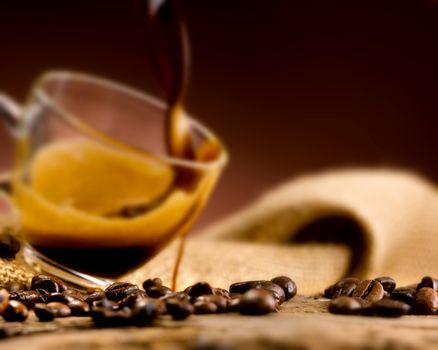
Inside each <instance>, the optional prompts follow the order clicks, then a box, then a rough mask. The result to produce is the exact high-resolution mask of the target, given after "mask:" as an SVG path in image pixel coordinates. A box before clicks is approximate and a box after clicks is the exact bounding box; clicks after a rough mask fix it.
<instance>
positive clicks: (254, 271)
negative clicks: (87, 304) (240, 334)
mask: <svg viewBox="0 0 438 350" xmlns="http://www.w3.org/2000/svg"><path fill="white" fill-rule="evenodd" d="M212 205H214V203H213V204H212ZM437 229H438V192H437V189H436V187H435V186H434V185H432V184H431V183H429V182H428V181H426V180H425V179H423V178H421V177H420V176H418V175H416V174H413V173H410V172H406V171H396V170H384V169H382V170H380V169H379V170H366V169H365V170H363V169H362V170H361V169H350V170H338V171H328V172H323V173H318V174H313V175H308V176H303V177H300V178H297V179H294V180H292V181H290V182H288V183H285V184H283V185H281V186H279V187H278V188H276V189H274V190H272V191H269V192H268V193H266V194H265V195H264V196H262V197H261V198H260V199H259V200H258V201H256V202H255V203H253V204H251V205H250V206H249V207H247V208H246V209H244V210H242V211H240V212H239V213H236V214H235V215H232V216H231V217H229V218H227V219H225V220H223V221H220V222H218V223H216V224H214V225H213V226H212V227H210V228H208V229H206V230H205V231H203V232H202V233H200V235H198V236H195V237H193V238H191V239H189V241H188V244H187V249H186V255H185V257H184V261H183V264H182V266H181V275H180V279H179V283H180V286H184V285H187V284H190V283H192V282H194V281H196V280H200V279H201V280H208V281H211V282H212V283H214V284H216V285H218V286H228V284H229V283H231V282H233V281H237V280H243V279H248V278H270V277H273V276H275V275H279V274H287V275H290V276H291V277H292V278H294V279H295V280H296V282H297V283H298V285H299V288H300V291H301V292H304V293H314V292H320V291H322V290H323V289H324V288H325V287H327V286H328V285H329V284H331V283H333V282H334V281H336V280H337V279H339V278H340V277H342V276H346V275H353V276H358V277H361V278H372V277H377V276H381V275H390V276H393V277H394V278H395V279H396V280H397V281H398V282H399V285H402V284H410V283H414V282H417V281H419V280H420V279H421V277H422V276H424V275H435V276H436V275H437V274H438V234H437V232H436V230H437ZM330 242H331V243H330ZM172 249H175V248H174V247H173V248H172V247H170V248H169V249H167V250H166V251H164V252H163V253H162V254H160V255H159V256H157V257H156V258H155V259H154V260H153V261H151V262H150V264H147V265H146V266H145V267H143V268H142V269H140V270H139V271H136V273H134V274H133V275H130V276H128V277H129V278H132V279H134V280H140V279H141V278H144V277H145V276H152V275H158V276H165V278H166V279H167V280H169V279H170V271H171V265H172V263H173V261H174V258H173V255H174V252H173V251H172Z"/></svg>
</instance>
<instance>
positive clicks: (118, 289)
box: [105, 282, 139, 301]
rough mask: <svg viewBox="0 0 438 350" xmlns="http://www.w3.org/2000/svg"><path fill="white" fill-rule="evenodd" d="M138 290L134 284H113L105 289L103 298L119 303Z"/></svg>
mask: <svg viewBox="0 0 438 350" xmlns="http://www.w3.org/2000/svg"><path fill="white" fill-rule="evenodd" d="M138 290H139V288H138V286H136V285H135V284H132V283H128V282H114V283H113V284H111V285H110V286H109V287H107V288H106V289H105V296H106V298H108V299H109V300H113V301H120V300H122V299H124V298H126V297H127V296H128V295H129V294H131V293H133V292H136V291H138Z"/></svg>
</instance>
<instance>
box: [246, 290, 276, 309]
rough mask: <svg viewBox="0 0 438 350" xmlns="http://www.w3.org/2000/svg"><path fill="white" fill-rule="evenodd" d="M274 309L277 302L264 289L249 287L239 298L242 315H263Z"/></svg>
mask: <svg viewBox="0 0 438 350" xmlns="http://www.w3.org/2000/svg"><path fill="white" fill-rule="evenodd" d="M276 310H277V303H276V301H275V299H274V297H273V295H272V293H271V292H269V291H267V290H265V289H260V288H253V289H250V290H249V291H247V292H246V293H245V294H243V295H242V297H241V299H240V309H239V311H240V313H241V314H242V315H265V314H268V313H270V312H274V311H276Z"/></svg>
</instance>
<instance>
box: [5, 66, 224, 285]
mask: <svg viewBox="0 0 438 350" xmlns="http://www.w3.org/2000/svg"><path fill="white" fill-rule="evenodd" d="M165 108H166V107H165V104H164V103H162V102H160V101H159V100H157V99H155V98H153V97H151V96H148V95H146V94H144V93H142V92H139V91H137V90H135V89H132V88H130V87H127V86H124V85H121V84H119V83H115V82H111V81H108V80H105V79H102V78H98V77H94V76H90V75H86V74H80V73H73V72H67V71H53V72H48V73H46V74H44V75H42V76H41V77H40V78H39V79H38V80H37V81H36V82H35V84H34V86H33V88H32V89H31V92H30V95H29V98H28V100H27V102H26V103H25V104H24V105H23V106H19V105H18V104H16V103H15V102H13V101H12V100H11V99H9V98H8V97H6V96H5V95H1V96H0V117H1V118H2V119H3V120H4V121H5V122H6V125H7V127H8V129H9V130H10V133H11V135H13V137H14V139H15V165H14V167H13V170H12V171H11V175H10V184H11V193H10V197H11V199H12V203H13V205H14V206H15V207H16V208H17V211H18V213H19V222H20V224H19V225H20V232H21V236H22V238H23V240H24V250H23V255H24V259H25V260H26V262H27V263H29V264H31V265H32V266H34V267H35V268H36V269H38V270H40V271H42V272H46V273H50V274H53V275H55V276H57V277H60V278H62V279H64V280H66V281H67V282H70V283H73V284H76V285H79V286H83V287H96V286H100V287H102V286H106V285H107V284H108V283H110V282H111V281H112V280H113V279H117V278H118V277H120V276H122V275H123V274H125V273H127V272H129V271H130V270H133V269H135V268H137V267H139V266H141V265H142V264H144V263H146V262H147V261H148V260H150V259H151V258H152V257H153V256H154V255H155V254H157V253H158V252H159V251H160V250H161V249H163V247H165V246H166V245H167V244H168V243H169V242H170V241H171V240H172V239H174V238H175V237H178V236H180V237H181V236H184V235H185V234H186V233H187V231H188V230H189V229H190V227H191V226H192V224H193V222H194V221H195V219H196V217H197V216H198V215H199V213H200V212H201V211H202V209H203V208H204V206H205V204H206V202H207V200H208V198H209V196H210V194H211V192H212V190H213V188H214V186H215V184H216V182H217V180H218V178H219V176H220V173H221V171H222V169H223V167H224V165H225V164H226V162H227V153H226V151H225V149H224V147H223V145H222V143H221V142H220V140H219V139H218V138H217V137H216V136H215V135H214V134H213V133H212V132H211V131H210V130H208V129H207V128H206V127H205V126H203V125H202V124H201V123H199V122H198V121H196V120H195V119H193V118H189V117H187V118H189V123H190V136H191V143H192V146H193V150H194V154H195V156H194V158H193V159H180V158H172V157H171V156H169V155H168V154H167V153H166V137H167V136H166V127H165V123H166V116H165Z"/></svg>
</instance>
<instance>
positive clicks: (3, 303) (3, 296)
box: [0, 289, 9, 315]
mask: <svg viewBox="0 0 438 350" xmlns="http://www.w3.org/2000/svg"><path fill="white" fill-rule="evenodd" d="M8 304H9V293H8V291H7V290H6V289H0V315H1V314H3V312H4V311H5V310H6V308H7V307H8Z"/></svg>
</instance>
